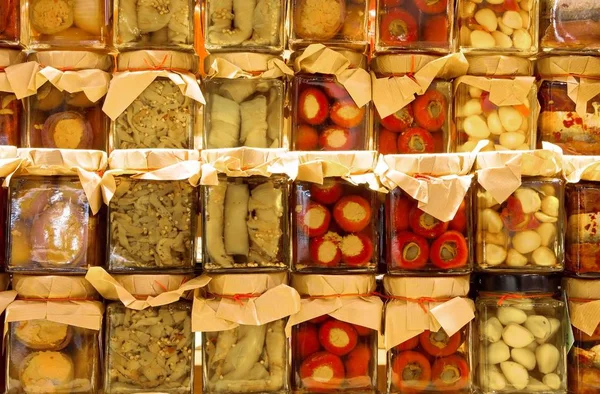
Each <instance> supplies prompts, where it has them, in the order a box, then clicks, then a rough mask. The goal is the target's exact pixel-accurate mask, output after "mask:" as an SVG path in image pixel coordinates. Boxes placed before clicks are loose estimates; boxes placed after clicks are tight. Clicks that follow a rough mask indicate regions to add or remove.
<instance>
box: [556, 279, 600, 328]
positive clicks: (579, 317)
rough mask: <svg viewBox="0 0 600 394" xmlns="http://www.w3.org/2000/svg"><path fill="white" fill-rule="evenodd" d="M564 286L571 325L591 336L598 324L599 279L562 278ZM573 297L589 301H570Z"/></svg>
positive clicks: (599, 308) (599, 318)
mask: <svg viewBox="0 0 600 394" xmlns="http://www.w3.org/2000/svg"><path fill="white" fill-rule="evenodd" d="M564 286H565V291H566V293H567V298H568V299H569V314H570V317H571V325H573V327H575V328H577V329H579V330H581V331H582V332H584V333H585V334H587V335H589V336H591V335H592V334H594V331H595V330H596V328H598V325H599V324H600V281H599V280H589V279H588V280H585V279H573V278H568V279H565V280H564ZM575 298H579V299H581V300H589V301H587V302H578V301H571V299H575Z"/></svg>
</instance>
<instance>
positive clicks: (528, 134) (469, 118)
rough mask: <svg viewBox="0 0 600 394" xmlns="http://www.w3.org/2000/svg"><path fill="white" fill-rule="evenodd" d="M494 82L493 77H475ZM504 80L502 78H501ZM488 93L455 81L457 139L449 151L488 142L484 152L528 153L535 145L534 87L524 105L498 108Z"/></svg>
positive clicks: (467, 150)
mask: <svg viewBox="0 0 600 394" xmlns="http://www.w3.org/2000/svg"><path fill="white" fill-rule="evenodd" d="M476 78H478V79H479V78H481V80H482V81H486V80H491V81H494V80H495V79H496V78H494V77H476ZM503 79H505V78H503ZM489 96H490V92H487V91H484V90H481V89H479V88H477V87H475V86H471V85H469V84H467V83H462V82H461V80H460V78H459V79H457V80H455V82H454V112H453V116H454V124H455V125H456V136H455V138H454V139H453V141H452V142H451V144H452V145H451V151H452V152H471V151H473V149H474V148H475V146H476V145H477V143H478V142H479V141H481V140H486V139H487V140H489V141H490V143H489V144H488V145H487V146H486V147H485V148H484V150H530V149H535V144H536V137H535V136H536V130H537V126H536V124H535V120H536V110H535V108H537V105H538V104H537V88H536V85H535V84H532V85H531V90H530V91H529V94H528V95H527V99H528V100H527V101H526V103H525V104H519V105H501V106H498V105H496V104H494V103H492V102H491V101H490V100H489Z"/></svg>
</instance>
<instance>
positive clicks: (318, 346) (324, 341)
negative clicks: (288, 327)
mask: <svg viewBox="0 0 600 394" xmlns="http://www.w3.org/2000/svg"><path fill="white" fill-rule="evenodd" d="M377 337H378V334H377V331H376V330H373V329H370V328H368V327H363V326H359V325H357V324H351V323H347V322H345V321H342V320H338V319H336V318H334V317H331V316H329V315H323V316H318V317H315V318H313V319H311V320H309V321H306V322H303V323H300V324H297V325H295V326H294V327H293V328H292V369H293V371H294V372H293V374H292V379H293V383H292V385H293V388H294V390H297V391H299V392H313V393H315V392H323V391H331V390H334V391H335V392H356V391H360V392H374V390H375V389H376V387H377Z"/></svg>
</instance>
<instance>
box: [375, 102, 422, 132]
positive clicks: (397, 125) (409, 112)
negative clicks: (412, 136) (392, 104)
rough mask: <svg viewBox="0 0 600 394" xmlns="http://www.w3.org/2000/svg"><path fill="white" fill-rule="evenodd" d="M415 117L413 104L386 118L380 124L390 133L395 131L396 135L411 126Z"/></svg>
mask: <svg viewBox="0 0 600 394" xmlns="http://www.w3.org/2000/svg"><path fill="white" fill-rule="evenodd" d="M414 119H415V117H414V114H413V108H412V105H411V104H408V105H407V106H405V107H403V108H400V109H399V110H398V111H396V112H394V113H393V114H391V115H388V116H386V117H385V118H382V119H380V120H379V123H381V125H382V126H383V127H385V128H386V129H388V130H389V131H393V132H396V133H399V132H401V131H402V130H404V129H406V128H407V127H408V126H410V125H411V124H412V123H413V121H414Z"/></svg>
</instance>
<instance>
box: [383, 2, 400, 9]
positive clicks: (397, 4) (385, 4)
mask: <svg viewBox="0 0 600 394" xmlns="http://www.w3.org/2000/svg"><path fill="white" fill-rule="evenodd" d="M402 3H404V0H381V5H382V6H383V7H388V8H389V7H398V6H400V5H402Z"/></svg>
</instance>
